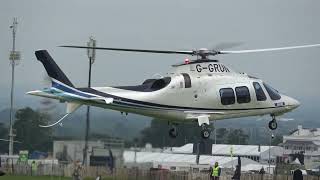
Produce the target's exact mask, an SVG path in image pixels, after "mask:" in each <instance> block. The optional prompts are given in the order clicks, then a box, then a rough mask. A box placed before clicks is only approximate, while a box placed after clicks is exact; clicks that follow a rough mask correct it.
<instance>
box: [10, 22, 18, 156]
mask: <svg viewBox="0 0 320 180" xmlns="http://www.w3.org/2000/svg"><path fill="white" fill-rule="evenodd" d="M17 25H18V21H17V18H13V23H12V25H11V26H10V28H11V29H12V51H11V52H10V56H9V60H10V63H11V67H12V71H11V94H10V129H9V155H10V156H11V155H12V154H13V138H14V136H15V134H13V129H12V126H13V116H14V114H13V95H14V67H15V66H16V65H18V62H19V60H20V52H19V51H16V32H17Z"/></svg>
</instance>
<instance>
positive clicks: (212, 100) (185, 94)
mask: <svg viewBox="0 0 320 180" xmlns="http://www.w3.org/2000/svg"><path fill="white" fill-rule="evenodd" d="M255 86H256V87H255ZM257 87H258V88H259V89H257ZM267 88H270V87H268V86H267V85H265V83H264V82H263V81H262V80H261V79H258V78H255V77H250V76H248V75H247V74H244V73H237V72H234V71H233V70H231V69H230V68H229V67H227V66H225V65H223V64H221V63H219V62H217V61H215V60H214V61H208V62H198V63H197V62H195V63H190V64H180V65H176V66H174V70H173V71H172V72H171V73H168V74H167V77H165V78H160V79H150V80H149V82H148V80H147V81H145V83H144V84H142V85H139V86H122V87H121V86H120V87H93V88H80V89H79V90H81V91H83V92H86V93H90V94H96V95H99V96H102V97H107V98H112V99H113V102H112V103H110V104H106V103H103V102H101V101H100V102H96V103H92V102H90V103H86V104H89V105H93V106H98V107H102V108H107V109H113V110H117V111H121V112H125V113H135V114H141V115H145V116H151V117H156V118H161V119H166V120H172V121H187V120H192V119H193V120H195V119H197V117H198V116H201V115H206V116H208V117H209V120H219V119H227V118H238V117H247V116H257V115H266V114H273V115H281V114H283V113H286V112H289V111H291V110H293V109H294V108H296V107H298V106H299V102H298V101H297V100H295V99H293V98H290V97H288V96H285V95H283V94H279V93H278V92H276V91H275V90H274V89H271V91H272V92H270V89H268V90H269V91H268V90H267ZM224 91H225V92H224ZM257 93H260V96H265V98H259V97H258V96H259V94H257ZM270 93H276V94H277V95H278V97H277V98H276V99H271V96H272V95H271V96H270ZM232 94H233V95H232ZM261 94H262V95H261Z"/></svg>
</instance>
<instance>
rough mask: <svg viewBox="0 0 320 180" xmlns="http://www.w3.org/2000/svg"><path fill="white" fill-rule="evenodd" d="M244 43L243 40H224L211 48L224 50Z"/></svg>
mask: <svg viewBox="0 0 320 180" xmlns="http://www.w3.org/2000/svg"><path fill="white" fill-rule="evenodd" d="M242 44H244V43H243V42H222V43H219V44H216V45H215V46H213V48H210V49H214V50H215V51H222V50H224V49H230V48H233V47H237V46H241V45H242Z"/></svg>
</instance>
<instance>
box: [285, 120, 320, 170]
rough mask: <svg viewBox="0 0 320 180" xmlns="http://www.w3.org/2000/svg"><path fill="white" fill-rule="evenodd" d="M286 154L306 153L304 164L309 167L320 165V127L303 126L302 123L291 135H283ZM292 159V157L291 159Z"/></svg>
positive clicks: (287, 155)
mask: <svg viewBox="0 0 320 180" xmlns="http://www.w3.org/2000/svg"><path fill="white" fill-rule="evenodd" d="M283 147H284V155H285V156H286V157H288V159H290V157H289V156H290V155H293V154H299V153H303V154H304V164H305V167H306V168H307V169H313V168H317V167H319V165H320V128H309V129H307V128H303V127H302V126H301V125H299V126H298V129H296V130H294V131H293V132H292V133H291V134H290V135H288V136H283ZM290 160H291V159H290Z"/></svg>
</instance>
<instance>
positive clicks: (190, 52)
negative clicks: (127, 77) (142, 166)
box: [59, 46, 195, 55]
mask: <svg viewBox="0 0 320 180" xmlns="http://www.w3.org/2000/svg"><path fill="white" fill-rule="evenodd" d="M59 47H67V48H80V49H99V50H109V51H128V52H145V53H162V54H190V55H194V54H195V52H194V51H170V50H169V51H167V50H152V49H125V48H105V47H88V46H59Z"/></svg>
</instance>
